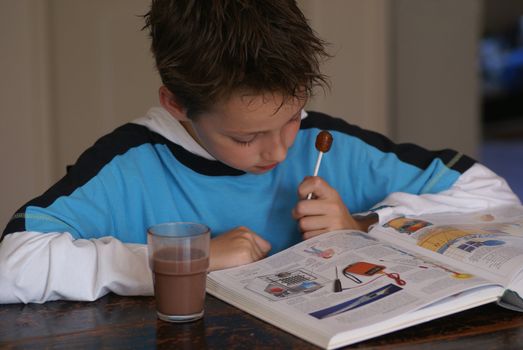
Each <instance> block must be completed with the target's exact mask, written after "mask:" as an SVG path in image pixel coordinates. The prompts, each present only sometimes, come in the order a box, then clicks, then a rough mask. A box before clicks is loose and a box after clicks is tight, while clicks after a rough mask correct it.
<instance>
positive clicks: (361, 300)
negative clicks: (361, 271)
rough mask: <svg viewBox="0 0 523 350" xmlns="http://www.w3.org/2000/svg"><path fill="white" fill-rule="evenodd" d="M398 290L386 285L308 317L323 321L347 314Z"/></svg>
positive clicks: (392, 285)
mask: <svg viewBox="0 0 523 350" xmlns="http://www.w3.org/2000/svg"><path fill="white" fill-rule="evenodd" d="M400 290H402V288H401V287H399V286H397V285H395V284H387V285H385V286H383V287H380V288H378V289H375V290H372V291H370V292H367V293H365V294H363V295H359V296H357V297H355V298H351V299H349V300H346V301H343V302H341V303H338V304H336V305H333V306H329V307H327V308H324V309H321V310H317V311H314V312H311V313H309V315H311V316H312V317H315V318H317V319H319V320H321V319H325V318H328V317H332V316H336V315H339V314H342V313H344V312H348V311H351V310H354V309H357V308H359V307H361V306H364V305H368V304H371V303H374V302H376V301H378V300H380V299H383V298H386V297H388V296H389V295H392V294H394V293H396V292H399V291H400Z"/></svg>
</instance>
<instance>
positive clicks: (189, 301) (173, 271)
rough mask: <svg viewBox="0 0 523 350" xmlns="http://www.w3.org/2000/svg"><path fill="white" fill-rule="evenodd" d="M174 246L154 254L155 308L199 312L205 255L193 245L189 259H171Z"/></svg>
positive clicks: (173, 312)
mask: <svg viewBox="0 0 523 350" xmlns="http://www.w3.org/2000/svg"><path fill="white" fill-rule="evenodd" d="M176 251H177V248H164V249H161V250H159V251H157V252H156V253H155V254H154V259H153V264H152V265H153V273H154V294H155V296H156V309H157V310H158V311H159V312H160V313H162V314H164V315H167V316H180V315H192V314H197V313H200V312H202V310H203V304H204V301H205V279H206V277H207V269H208V267H209V257H205V254H204V252H203V251H201V250H199V249H193V250H192V251H191V255H190V256H191V260H188V261H181V260H173V259H175V257H176V254H175V252H176Z"/></svg>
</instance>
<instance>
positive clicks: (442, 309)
mask: <svg viewBox="0 0 523 350" xmlns="http://www.w3.org/2000/svg"><path fill="white" fill-rule="evenodd" d="M207 292H208V293H210V294H212V295H214V296H216V297H218V298H220V299H222V300H224V301H226V302H228V303H230V304H232V305H234V306H236V307H238V308H240V309H242V310H244V311H246V312H248V313H251V314H253V315H254V316H257V317H259V318H261V319H263V320H265V321H266V322H269V323H271V324H274V325H275V326H277V327H279V328H282V329H283V330H285V331H287V332H290V333H292V334H294V335H296V336H298V337H300V338H303V339H305V340H307V341H309V342H311V343H313V344H316V345H318V346H321V347H324V348H328V349H333V348H337V347H340V346H344V345H349V344H353V343H356V342H359V341H362V340H365V339H369V338H372V337H376V336H379V335H382V334H385V333H389V332H393V331H396V330H399V329H402V328H406V327H409V326H412V325H415V324H419V323H422V322H426V321H429V320H432V319H435V318H439V317H442V316H445V315H449V314H452V313H456V312H459V311H462V310H465V309H469V308H473V307H476V306H479V305H482V304H486V303H490V302H493V301H497V302H498V303H499V304H500V305H502V306H505V307H508V308H511V309H514V310H518V311H523V300H522V299H520V298H519V296H520V295H521V296H523V209H522V208H521V207H505V208H498V209H492V210H491V211H488V212H481V213H473V214H465V215H464V214H459V215H458V214H445V215H444V214H438V215H432V216H424V217H397V218H395V219H393V220H390V221H388V222H387V223H385V224H383V225H375V226H374V227H373V228H372V229H371V230H370V232H369V233H363V232H358V231H353V230H343V231H334V232H330V233H327V234H324V235H320V236H317V237H314V238H312V239H309V240H306V241H303V242H301V243H299V244H297V245H295V246H293V247H290V248H288V249H286V250H285V251H282V252H280V253H278V254H275V255H272V256H270V257H268V258H266V259H264V260H261V261H258V262H255V263H252V264H249V265H245V266H241V267H237V268H232V269H227V270H222V271H215V272H211V273H209V275H208V278H207Z"/></svg>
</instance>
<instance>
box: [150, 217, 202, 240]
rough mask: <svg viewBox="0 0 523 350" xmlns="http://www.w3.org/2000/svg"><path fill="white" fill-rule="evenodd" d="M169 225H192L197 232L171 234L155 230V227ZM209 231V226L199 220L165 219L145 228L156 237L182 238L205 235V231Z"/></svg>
mask: <svg viewBox="0 0 523 350" xmlns="http://www.w3.org/2000/svg"><path fill="white" fill-rule="evenodd" d="M169 226H177V227H182V226H193V227H195V228H196V227H197V228H198V229H197V232H196V233H195V232H190V231H188V232H186V233H185V234H179V235H178V234H177V235H172V234H165V233H164V234H162V233H159V232H155V229H158V228H162V227H169ZM210 232H211V229H210V228H209V226H207V225H205V224H201V223H199V222H192V221H167V222H162V223H159V224H155V225H152V226H150V227H149V228H147V234H149V235H152V236H158V237H167V238H174V239H176V238H184V237H196V236H201V235H205V234H207V233H210Z"/></svg>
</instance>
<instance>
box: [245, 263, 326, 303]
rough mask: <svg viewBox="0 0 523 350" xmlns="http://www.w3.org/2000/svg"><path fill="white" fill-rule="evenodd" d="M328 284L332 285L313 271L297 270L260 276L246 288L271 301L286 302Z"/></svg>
mask: <svg viewBox="0 0 523 350" xmlns="http://www.w3.org/2000/svg"><path fill="white" fill-rule="evenodd" d="M326 284H328V285H331V284H332V283H331V281H329V280H327V279H325V278H323V277H322V276H319V275H316V274H315V273H313V272H311V271H308V270H305V269H297V270H292V271H282V272H278V273H276V274H271V275H265V276H258V277H256V278H254V279H253V280H252V281H251V282H250V283H248V284H247V285H246V286H245V288H247V289H249V290H251V291H253V292H256V293H258V294H260V295H262V296H264V297H265V298H267V299H269V300H284V299H289V298H292V297H296V296H298V295H303V294H308V293H312V292H314V291H316V290H318V289H320V288H322V287H324V286H325V285H326Z"/></svg>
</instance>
